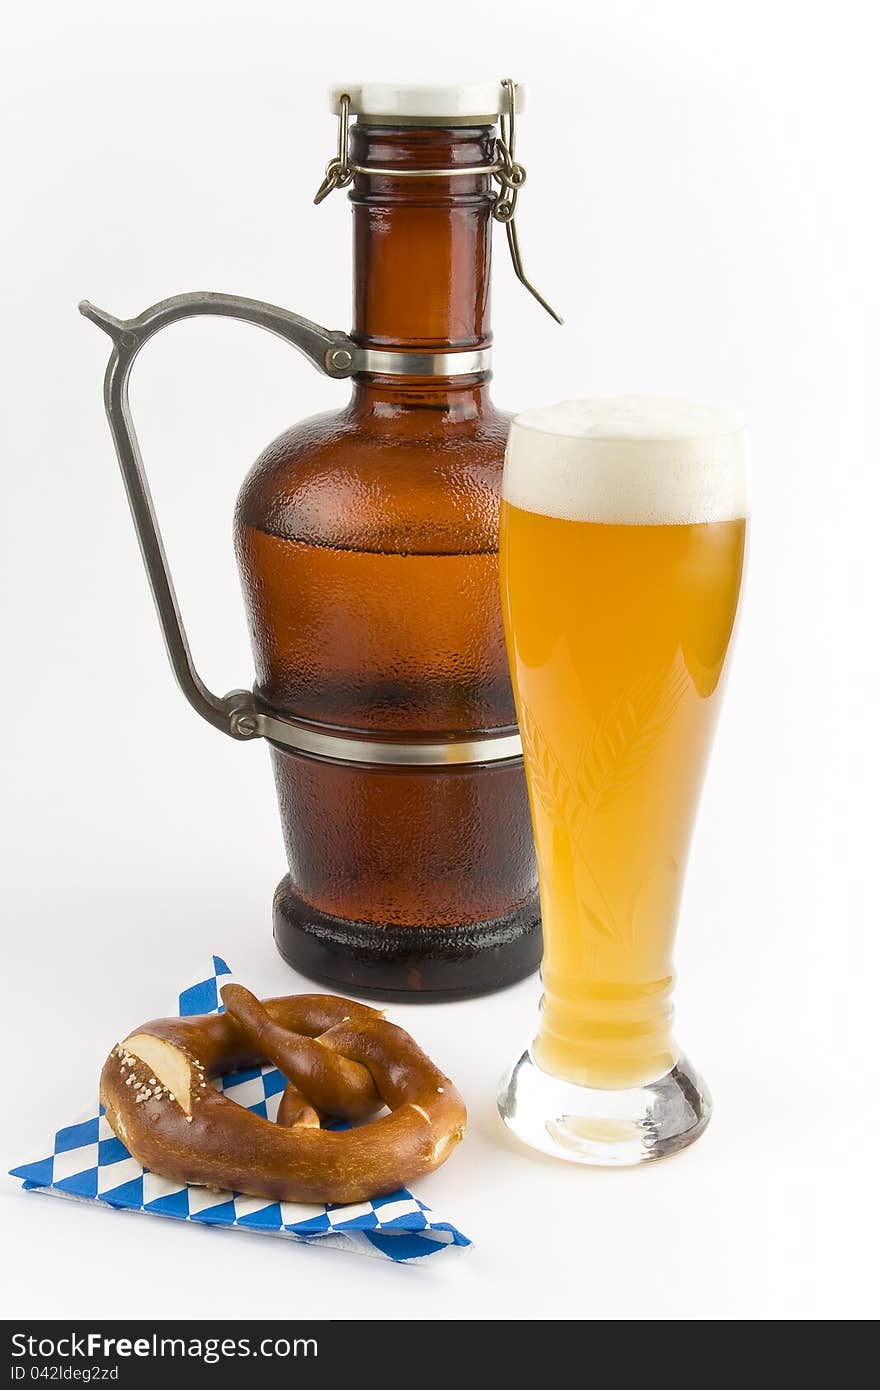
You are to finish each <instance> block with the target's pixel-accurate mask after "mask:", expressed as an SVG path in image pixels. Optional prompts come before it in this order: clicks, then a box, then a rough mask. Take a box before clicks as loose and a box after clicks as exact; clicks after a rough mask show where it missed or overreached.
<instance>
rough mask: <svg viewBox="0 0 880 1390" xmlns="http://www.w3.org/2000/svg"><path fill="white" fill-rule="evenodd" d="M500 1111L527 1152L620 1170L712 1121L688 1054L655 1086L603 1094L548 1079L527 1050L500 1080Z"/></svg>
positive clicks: (693, 1135) (680, 1144) (664, 1151)
mask: <svg viewBox="0 0 880 1390" xmlns="http://www.w3.org/2000/svg"><path fill="white" fill-rule="evenodd" d="M498 1109H499V1111H500V1112H501V1118H502V1120H503V1121H504V1123H505V1124H506V1125H507V1128H508V1129H510V1130H512V1132H513V1133H514V1134H515V1135H516V1136H517V1138H518V1139H521V1140H522V1142H523V1143H524V1144H528V1145H529V1147H530V1148H533V1149H540V1151H541V1152H542V1153H545V1154H551V1155H552V1156H553V1157H554V1158H564V1159H565V1160H566V1161H567V1162H568V1163H592V1164H596V1165H611V1166H615V1167H619V1166H624V1165H632V1164H636V1163H650V1162H651V1161H652V1160H654V1159H657V1158H665V1157H666V1156H667V1155H668V1154H674V1153H678V1151H679V1149H684V1148H686V1147H687V1145H688V1144H692V1143H693V1142H694V1140H695V1139H698V1138H699V1136H700V1135H701V1134H702V1132H703V1130H704V1129H705V1128H706V1125H707V1124H708V1123H709V1116H710V1115H711V1113H712V1098H711V1096H710V1095H709V1092H708V1090H707V1088H706V1083H705V1082H704V1081H703V1080H702V1078H701V1077H699V1076H698V1075H697V1073H696V1072H695V1071H694V1069H693V1067H692V1066H691V1064H690V1062H688V1060H687V1058H686V1057H680V1058H679V1059H678V1062H677V1063H676V1065H675V1066H674V1067H673V1068H672V1070H671V1071H668V1072H667V1073H666V1075H665V1076H661V1077H660V1078H659V1080H657V1081H652V1082H651V1083H650V1085H645V1086H636V1087H633V1088H632V1089H630V1090H626V1091H605V1090H598V1089H595V1088H593V1087H591V1086H578V1085H576V1084H575V1083H574V1082H571V1081H564V1080H560V1079H559V1078H558V1077H555V1076H551V1075H550V1074H549V1073H548V1072H546V1071H542V1070H541V1068H540V1067H539V1066H538V1065H537V1063H536V1062H535V1060H534V1058H533V1057H532V1054H531V1052H524V1053H523V1055H522V1057H520V1059H519V1061H518V1062H517V1063H516V1065H515V1066H514V1068H513V1070H512V1071H511V1072H510V1073H509V1074H508V1075H507V1076H506V1077H505V1078H504V1080H503V1082H502V1083H501V1088H500V1090H499V1092H498Z"/></svg>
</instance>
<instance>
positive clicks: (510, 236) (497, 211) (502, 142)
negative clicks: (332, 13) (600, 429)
mask: <svg viewBox="0 0 880 1390" xmlns="http://www.w3.org/2000/svg"><path fill="white" fill-rule="evenodd" d="M501 86H502V87H503V88H504V91H505V93H506V95H507V110H506V111H501V112H500V127H501V130H500V134H499V135H498V136H496V138H495V149H494V156H493V158H492V159H491V160H490V162H489V163H488V164H480V165H469V166H467V167H465V166H464V165H460V166H459V167H458V168H456V169H374V168H369V167H367V168H363V167H362V166H361V165H359V164H352V163H351V161H350V160H349V157H348V122H349V115H350V112H351V97H350V96H349V94H348V93H347V92H343V94H342V96H341V97H340V98H339V128H338V133H337V139H336V154H335V155H334V157H333V158H332V159H331V160H330V162H329V163H328V165H327V167H326V169H325V170H324V179H323V181H322V183H321V187H320V188H319V189H318V191H317V193H316V194H315V202H316V203H322V202H323V201H324V199H325V198H326V197H327V195H328V194H329V193H332V192H333V190H334V189H335V188H345V187H346V186H347V185H348V184H350V183H351V181H352V179H353V178H354V176H355V174H356V173H364V174H383V175H390V176H393V177H394V178H401V179H402V178H447V177H448V178H454V177H459V176H462V175H466V174H469V175H473V174H477V173H485V174H490V175H491V176H492V178H494V179H495V180H497V182H498V183H499V184H500V191H499V192H498V193H497V194H496V195H495V200H494V203H493V206H492V216H493V217H494V218H495V220H496V222H501V223H503V224H504V230H505V232H506V233H507V245H508V246H509V248H510V259H511V260H512V262H513V269H514V272H515V274H516V278H517V279H518V280H519V282H520V284H522V285H524V286H525V288H526V289H527V290H528V292H529V294H531V295H534V297H535V299H537V301H538V303H539V304H540V305H541V307H542V308H543V309H546V310H547V313H548V314H549V315H550V317H551V318H554V319H555V320H556V322H557V323H562V319H561V318H560V316H559V314H557V312H556V310H555V309H554V308H553V307H552V305H550V304H548V303H547V300H546V299H545V298H544V296H543V295H542V294H540V293H539V291H538V290H536V289H535V286H534V285H533V284H532V282H531V280H530V279H529V278H528V276H527V275H526V272H525V268H524V266H523V260H522V252H521V251H520V246H519V237H518V235H517V230H516V221H515V218H516V204H517V199H518V198H519V191H520V189H521V188H522V186H523V184H524V183H525V181H526V177H527V175H526V171H525V167H524V166H523V165H522V164H519V163H518V162H517V159H516V83H515V82H514V80H513V78H512V77H504V78H502V79H501Z"/></svg>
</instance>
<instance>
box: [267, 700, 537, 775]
mask: <svg viewBox="0 0 880 1390" xmlns="http://www.w3.org/2000/svg"><path fill="white" fill-rule="evenodd" d="M245 717H246V718H251V719H253V721H254V724H255V726H256V727H255V728H254V732H253V735H252V737H263V738H267V739H269V740H270V742H272V743H280V744H281V745H282V746H283V747H284V748H290V749H293V750H294V751H296V752H298V753H306V754H308V755H309V756H310V757H313V758H330V759H332V761H333V762H344V763H361V764H363V763H368V764H371V765H372V766H375V767H453V766H462V765H464V766H467V765H468V764H479V763H499V762H510V761H512V760H513V759H516V758H521V757H522V743H521V741H520V736H519V734H518V733H508V732H505V733H501V734H495V735H492V734H461V735H459V736H458V737H455V738H449V739H444V740H443V741H442V742H434V743H428V742H424V743H391V742H389V741H388V740H385V739H376V738H369V737H368V736H367V737H359V736H355V735H353V734H339V733H335V734H330V733H325V732H324V731H323V730H320V729H314V728H305V727H303V726H302V725H299V724H294V723H293V722H292V721H291V720H288V719H280V718H278V717H277V716H275V715H271V714H263V713H262V712H261V711H259V710H257V711H255V713H254V714H253V715H250V716H245ZM248 727H250V725H248Z"/></svg>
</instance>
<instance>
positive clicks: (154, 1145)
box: [100, 984, 467, 1202]
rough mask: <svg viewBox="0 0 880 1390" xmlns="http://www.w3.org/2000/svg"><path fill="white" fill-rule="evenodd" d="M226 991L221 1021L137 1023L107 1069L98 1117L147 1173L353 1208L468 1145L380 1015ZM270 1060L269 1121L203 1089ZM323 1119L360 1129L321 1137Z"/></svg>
mask: <svg viewBox="0 0 880 1390" xmlns="http://www.w3.org/2000/svg"><path fill="white" fill-rule="evenodd" d="M221 995H222V998H223V1002H224V1005H225V1007H226V1012H225V1013H222V1014H203V1015H199V1016H197V1017H191V1018H161V1019H155V1020H153V1022H151V1023H145V1024H144V1025H143V1026H142V1027H141V1028H138V1029H137V1030H136V1031H135V1032H134V1033H132V1034H130V1035H129V1037H127V1038H126V1039H125V1041H124V1042H122V1043H120V1044H118V1046H117V1047H115V1048H114V1049H113V1051H112V1052H111V1054H110V1056H109V1057H108V1058H107V1061H106V1062H105V1064H104V1069H103V1071H102V1073H101V1092H100V1093H101V1103H102V1104H103V1106H104V1108H105V1111H106V1114H107V1120H108V1122H109V1124H110V1126H111V1128H112V1129H113V1131H114V1133H115V1134H116V1135H117V1136H118V1137H119V1139H120V1140H121V1141H122V1143H123V1144H124V1145H125V1146H126V1148H127V1149H128V1150H129V1152H130V1153H132V1154H133V1155H134V1157H135V1158H136V1159H137V1160H138V1162H139V1163H142V1164H143V1165H144V1167H146V1168H150V1169H151V1170H152V1171H153V1172H155V1173H158V1174H160V1175H161V1176H163V1177H167V1178H173V1179H174V1180H175V1181H177V1182H181V1183H184V1182H188V1183H196V1184H199V1185H201V1186H206V1187H215V1188H228V1189H230V1190H232V1191H235V1192H244V1193H247V1194H249V1195H250V1196H253V1197H265V1198H268V1199H269V1200H270V1201H290V1202H359V1201H366V1200H368V1199H369V1198H370V1197H379V1196H383V1195H385V1194H387V1193H389V1192H394V1191H396V1190H397V1189H398V1188H399V1187H402V1186H404V1185H405V1184H407V1183H409V1182H412V1181H414V1180H415V1179H417V1178H419V1177H422V1176H423V1175H424V1174H425V1173H429V1172H431V1171H432V1170H433V1169H435V1168H438V1167H439V1166H440V1164H441V1163H443V1162H444V1161H445V1160H446V1158H448V1156H449V1154H450V1153H451V1152H452V1150H453V1148H454V1147H455V1145H456V1144H457V1143H458V1141H459V1140H460V1139H461V1138H462V1137H463V1135H464V1131H465V1124H466V1120H467V1114H466V1111H465V1107H464V1103H463V1101H462V1099H461V1096H460V1095H459V1093H458V1091H457V1090H456V1089H455V1087H454V1086H453V1084H452V1082H451V1081H450V1080H449V1078H448V1077H447V1076H444V1075H443V1073H442V1072H441V1071H439V1070H438V1069H437V1067H435V1066H434V1064H433V1062H431V1061H430V1059H429V1058H428V1057H426V1056H425V1054H424V1052H422V1050H421V1048H420V1047H419V1046H418V1045H417V1043H416V1042H415V1041H414V1040H413V1039H412V1038H411V1037H410V1035H409V1034H408V1033H405V1032H404V1030H403V1029H402V1028H398V1027H396V1026H395V1025H394V1024H393V1023H389V1022H387V1020H386V1019H385V1018H384V1016H383V1015H382V1014H381V1013H379V1012H378V1011H377V1010H375V1009H370V1008H367V1006H366V1005H364V1004H356V1003H354V1002H353V1001H352V1000H350V999H339V998H336V997H334V996H332V995H326V994H300V995H290V996H286V997H284V998H280V999H267V1000H266V1001H265V1002H264V1003H262V1004H261V1003H260V1001H259V1000H258V999H256V998H255V997H254V996H253V995H252V994H251V993H250V992H249V991H248V990H246V989H243V988H242V987H241V986H240V985H234V984H228V985H225V986H224V987H223V989H222V990H221ZM265 1062H272V1063H274V1065H275V1066H277V1067H278V1069H279V1070H280V1071H281V1073H282V1075H283V1076H284V1077H285V1078H286V1080H287V1083H288V1084H287V1088H286V1090H285V1093H284V1096H283V1097H282V1102H281V1108H280V1110H279V1115H278V1123H275V1124H273V1123H272V1122H271V1121H269V1120H264V1119H263V1118H262V1117H261V1116H260V1115H256V1114H254V1113H253V1112H252V1111H250V1110H246V1109H244V1107H243V1106H240V1105H237V1104H236V1103H235V1101H233V1100H230V1099H229V1098H228V1097H226V1096H224V1095H223V1094H222V1092H220V1091H218V1090H216V1089H215V1088H214V1087H213V1086H212V1085H211V1084H210V1081H211V1078H212V1077H215V1076H223V1075H226V1074H227V1073H229V1072H233V1071H239V1070H242V1069H244V1068H250V1067H256V1066H261V1065H262V1064H263V1063H265ZM385 1106H387V1107H388V1109H389V1111H390V1112H391V1113H390V1114H386V1115H382V1116H381V1117H379V1118H373V1119H372V1121H371V1122H370V1123H362V1122H364V1121H367V1120H370V1118H371V1117H375V1116H377V1115H378V1112H379V1111H380V1110H381V1109H383V1108H384V1107H385ZM322 1115H328V1116H333V1117H335V1118H339V1119H345V1120H349V1121H351V1122H352V1123H354V1124H355V1125H356V1126H357V1127H356V1128H353V1129H348V1130H343V1131H340V1130H326V1129H321V1128H320V1119H321V1116H322Z"/></svg>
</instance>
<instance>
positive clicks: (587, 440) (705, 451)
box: [502, 396, 749, 526]
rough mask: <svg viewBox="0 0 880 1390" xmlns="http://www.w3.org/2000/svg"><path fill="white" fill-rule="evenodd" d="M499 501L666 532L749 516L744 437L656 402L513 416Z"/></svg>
mask: <svg viewBox="0 0 880 1390" xmlns="http://www.w3.org/2000/svg"><path fill="white" fill-rule="evenodd" d="M502 495H503V497H504V498H505V500H506V501H507V502H511V503H512V504H513V505H514V506H515V507H521V508H522V509H523V510H524V511H530V512H540V513H542V514H543V515H545V516H555V517H561V518H564V519H566V520H570V521H599V522H606V523H608V524H613V525H642V526H651V525H654V526H671V525H686V524H688V523H692V522H701V521H728V520H733V519H735V518H737V517H744V516H747V515H748V500H749V499H748V473H747V464H746V443H745V430H744V427H743V424H742V422H741V421H740V420H739V419H738V418H737V416H735V415H733V414H731V413H730V412H728V411H726V410H720V409H718V408H717V407H715V406H708V405H700V404H698V403H697V402H694V401H682V400H672V399H666V398H664V397H661V396H609V397H595V398H593V399H589V400H582V401H562V402H561V403H560V404H559V405H551V406H546V407H544V408H543V409H540V410H527V411H525V412H524V413H523V414H522V415H517V417H516V419H515V420H514V421H513V424H512V425H511V428H510V438H509V440H508V444H507V454H506V457H505V462H504V481H503V484H502Z"/></svg>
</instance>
